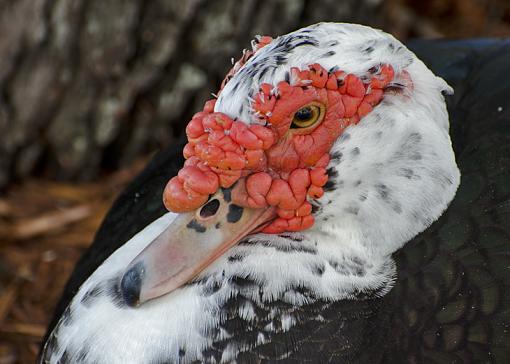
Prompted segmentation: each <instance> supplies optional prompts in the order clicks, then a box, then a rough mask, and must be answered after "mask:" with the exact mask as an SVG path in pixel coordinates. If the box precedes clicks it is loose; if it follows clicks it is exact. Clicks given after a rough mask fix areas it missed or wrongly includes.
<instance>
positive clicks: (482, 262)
mask: <svg viewBox="0 0 510 364" xmlns="http://www.w3.org/2000/svg"><path fill="white" fill-rule="evenodd" d="M411 48H414V49H413V50H414V51H415V52H416V53H417V55H418V56H419V57H420V58H421V59H422V60H424V62H425V63H427V64H428V65H429V67H431V68H432V69H433V71H434V72H435V73H436V74H438V75H439V76H441V77H443V78H445V79H446V80H447V82H449V83H450V85H452V86H453V87H454V89H455V95H454V96H452V97H450V98H449V100H448V107H449V112H450V118H451V134H452V141H453V144H454V149H455V154H456V156H457V162H458V165H459V168H460V170H461V173H462V180H461V184H460V187H459V190H458V192H457V195H456V197H455V199H454V200H453V201H452V203H451V205H450V207H449V208H448V210H447V211H446V212H445V214H444V215H443V216H442V217H441V218H440V219H439V220H438V221H437V222H435V223H434V224H433V225H432V226H431V227H430V228H429V229H427V230H426V231H425V232H424V233H422V234H420V235H419V236H417V237H416V238H415V239H413V240H412V241H411V242H409V243H408V244H406V246H405V247H404V248H403V249H401V250H400V251H399V252H397V253H396V254H395V259H396V261H397V265H398V280H397V283H396V286H395V288H394V289H393V291H392V292H391V297H392V299H393V303H392V306H393V314H392V319H391V323H390V325H391V333H390V335H391V337H392V338H391V342H390V343H389V351H388V353H387V354H386V356H385V360H384V362H387V363H395V362H406V363H471V362H484V363H510V99H509V95H510V77H508V75H509V74H510V42H509V41H494V40H478V41H460V42H455V41H443V42H425V41H421V42H417V43H415V44H413V46H412V47H411Z"/></svg>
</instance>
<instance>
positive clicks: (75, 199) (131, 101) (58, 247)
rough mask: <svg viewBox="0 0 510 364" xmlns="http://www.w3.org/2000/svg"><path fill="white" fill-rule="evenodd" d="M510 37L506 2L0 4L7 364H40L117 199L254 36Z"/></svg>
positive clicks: (2, 350) (1, 290)
mask: <svg viewBox="0 0 510 364" xmlns="http://www.w3.org/2000/svg"><path fill="white" fill-rule="evenodd" d="M319 21H346V22H356V23H362V24H367V25H371V26H374V27H378V28H381V29H383V30H385V31H387V32H389V33H392V34H393V35H395V36H396V37H397V38H399V39H401V40H403V41H406V40H409V39H412V38H444V37H446V38H470V37H510V0H429V1H421V0H387V1H384V0H246V1H238V0H189V1H182V0H157V1H156V0H155V1H144V0H131V1H127V0H0V364H7V363H9V364H10V363H33V362H34V361H35V358H36V355H37V352H38V348H39V344H40V340H41V338H42V336H43V335H44V332H45V325H46V324H47V322H48V321H49V319H50V317H51V314H52V310H53V307H54V306H55V304H56V302H57V300H58V298H59V296H60V293H61V290H62V288H63V286H64V284H65V282H66V280H67V277H68V276H69V274H70V273H71V270H72V268H73V265H74V264H75V262H76V260H77V259H78V258H79V256H80V255H81V254H82V253H83V252H84V250H85V249H86V248H87V246H88V245H89V244H90V243H91V241H92V239H93V236H94V232H95V230H96V229H97V227H98V226H99V224H100V222H101V220H102V218H103V216H104V214H105V213H106V211H107V209H108V207H109V206H110V204H111V203H112V201H113V200H114V199H115V196H116V195H118V194H119V192H120V191H122V189H123V188H124V187H125V186H126V184H127V183H128V182H129V181H130V180H131V179H132V178H133V177H134V176H135V175H136V174H137V173H138V172H139V171H140V170H141V169H142V168H143V166H144V164H145V163H146V162H147V161H148V160H149V159H150V157H151V155H153V154H154V153H155V152H156V151H158V150H160V149H162V148H164V147H165V146H168V145H170V144H172V143H174V142H175V141H176V140H177V139H179V138H180V137H182V135H183V130H184V127H185V125H186V123H187V122H188V120H190V117H191V116H192V114H193V113H194V112H196V111H198V110H200V109H201V108H202V106H203V103H204V101H205V100H207V99H208V98H210V94H211V93H212V92H215V91H216V90H217V89H218V87H219V85H220V83H221V80H222V79H223V76H224V75H225V73H226V71H227V70H228V69H229V68H230V66H231V63H230V59H231V58H232V57H234V58H238V57H239V56H240V54H241V50H242V49H243V48H249V47H250V40H251V39H252V38H253V36H254V35H256V34H264V35H271V36H273V37H274V36H277V35H279V34H284V33H287V32H289V31H292V30H295V29H297V28H299V27H301V26H305V25H309V24H313V23H316V22H319Z"/></svg>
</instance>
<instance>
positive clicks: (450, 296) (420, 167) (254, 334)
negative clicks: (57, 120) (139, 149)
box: [40, 23, 510, 363]
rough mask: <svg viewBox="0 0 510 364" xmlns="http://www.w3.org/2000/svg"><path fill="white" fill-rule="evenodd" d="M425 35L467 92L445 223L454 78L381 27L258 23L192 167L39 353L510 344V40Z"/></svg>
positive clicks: (472, 348) (118, 222) (476, 356)
mask: <svg viewBox="0 0 510 364" xmlns="http://www.w3.org/2000/svg"><path fill="white" fill-rule="evenodd" d="M413 48H414V50H415V51H416V52H417V53H418V54H419V55H420V57H421V58H424V59H428V63H429V64H430V65H432V66H433V67H434V68H435V69H436V70H437V71H438V72H439V73H441V75H442V76H446V77H447V78H448V81H449V82H451V83H452V84H453V85H454V86H455V89H456V91H457V94H456V95H455V96H451V97H449V99H448V100H449V103H450V105H449V107H450V110H451V114H452V116H453V119H454V124H453V136H454V147H455V150H456V153H457V158H458V161H459V165H460V167H461V171H462V175H463V177H462V184H461V186H460V189H459V191H458V193H457V197H456V198H455V199H454V200H453V202H452V203H451V205H450V206H449V208H448V210H447V211H446V213H444V215H443V216H442V217H441V218H440V219H439V220H438V221H437V222H435V223H434V224H432V223H433V222H434V221H435V220H437V219H438V218H439V217H440V216H441V215H442V214H443V212H444V211H445V209H446V208H447V206H448V204H449V203H450V202H451V201H452V199H453V198H454V195H455V192H456V190H457V186H458V184H459V180H460V174H459V171H458V169H457V165H456V162H455V157H454V154H453V150H452V145H451V142H450V138H449V134H448V131H449V122H448V114H447V111H446V106H445V102H444V96H443V94H451V92H452V89H451V88H450V86H448V84H447V83H446V82H445V81H443V80H442V79H441V78H439V77H436V76H434V74H433V73H432V72H431V71H430V70H429V69H428V68H427V67H426V66H425V65H424V64H423V63H422V61H420V60H419V59H418V58H417V57H416V56H415V54H413V53H412V52H411V51H409V50H408V49H407V48H406V47H405V46H403V45H402V44H401V43H400V42H399V41H397V40H396V39H394V38H393V37H392V36H390V35H388V34H385V33H383V32H381V31H376V30H373V29H371V28H368V27H364V26H359V25H352V24H329V23H321V24H317V25H314V26H310V27H307V28H303V29H301V30H298V31H296V32H294V33H290V34H288V35H285V36H281V37H278V38H276V39H274V40H273V39H271V38H268V37H262V38H258V41H257V42H255V43H254V51H253V52H245V53H244V55H243V57H242V58H241V60H240V61H238V62H237V63H236V64H235V66H234V68H233V69H232V71H231V72H230V73H229V75H228V76H227V78H226V79H225V81H224V84H223V85H222V89H221V92H220V94H219V97H218V99H217V100H216V101H213V102H209V103H208V104H206V106H205V108H204V111H202V112H201V113H198V114H197V115H195V117H194V118H193V120H192V122H190V124H189V126H188V128H187V135H188V141H189V142H188V144H187V146H186V147H185V148H184V154H185V156H186V158H187V162H186V164H185V166H184V167H183V168H182V169H181V167H182V165H183V162H184V159H183V158H182V157H181V150H182V146H177V147H172V148H169V149H168V150H166V151H163V152H162V153H160V154H159V155H158V156H156V157H155V158H154V160H153V161H152V162H151V163H150V164H149V165H148V166H147V168H146V170H145V171H144V172H142V174H141V175H140V176H138V177H137V179H136V180H135V181H134V182H133V183H132V184H131V186H129V187H128V189H127V190H126V191H125V192H124V193H123V195H122V196H121V197H120V198H119V199H118V200H117V201H116V203H115V204H114V205H113V207H112V209H111V210H110V212H109V214H108V215H107V217H106V219H105V221H104V223H103V225H102V227H101V228H100V230H99V232H98V234H97V237H96V239H95V242H94V243H93V245H92V246H91V248H90V249H89V250H88V252H87V253H86V254H85V255H84V257H83V258H82V259H81V261H80V262H79V263H78V265H77V267H76V269H75V272H74V273H73V275H72V277H71V279H70V281H69V283H68V285H67V287H66V290H65V292H64V296H63V298H62V301H61V302H60V303H59V306H58V307H57V310H56V315H55V319H54V320H53V322H52V323H51V324H50V328H49V331H48V335H47V338H46V340H45V343H44V345H43V350H42V353H41V357H40V362H42V363H45V362H50V363H127V362H129V363H131V362H132V363H173V362H182V363H189V362H234V361H236V362H240V363H244V362H257V363H259V362H289V363H291V362H319V361H326V362H334V363H337V362H342V363H343V362H345V363H364V362H385V363H395V362H406V363H407V362H416V363H420V362H426V363H431V362H434V363H453V362H477V361H483V362H491V361H492V362H502V363H503V362H508V358H510V350H509V348H508V346H509V345H508V341H509V334H508V329H509V323H510V319H509V317H508V316H509V312H510V310H509V307H510V305H509V299H508V292H505V289H506V288H507V287H508V284H509V283H510V279H509V270H510V269H509V266H510V256H509V248H508V243H509V242H510V238H509V231H508V229H509V228H508V226H509V225H510V202H509V200H510V190H509V189H508V186H509V185H510V184H509V182H508V181H509V180H510V178H509V176H510V175H509V168H508V167H509V166H510V158H509V155H510V151H509V147H508V145H510V144H509V143H508V141H509V140H508V139H509V137H510V131H509V129H508V125H509V122H510V114H509V112H510V105H508V104H509V103H508V100H507V95H508V91H509V86H505V82H502V79H501V75H504V74H507V73H505V71H506V72H508V71H509V70H510V62H509V58H510V52H508V49H510V46H508V45H506V48H505V45H502V44H501V43H498V42H490V41H489V42H482V43H480V44H477V43H473V42H471V43H470V42H464V43H455V42H438V43H420V42H418V43H415V44H414V45H413ZM473 49H475V50H473ZM476 49H478V50H476ZM502 49H506V53H505V52H504V51H503V50H502ZM482 58H483V59H484V60H483V61H478V59H482ZM496 71H497V72H496ZM498 73H499V75H498ZM507 105H508V106H509V107H507ZM268 131H269V132H268ZM219 140H223V142H222V143H220V142H218V141H219ZM214 147H218V148H220V150H218V149H214ZM229 148H230V149H229ZM227 152H230V153H231V154H228V155H227ZM218 156H219V157H218ZM239 161H241V162H242V163H244V164H242V168H241V167H239ZM179 169H180V172H179V174H178V175H177V172H178V171H179ZM296 171H297V172H296ZM197 176H198V177H197ZM297 177H299V178H297ZM169 179H170V182H169V183H168V185H167V182H168V180H169ZM303 181H305V182H303ZM165 185H167V187H166V188H165ZM164 188H165V189H164ZM163 189H164V191H163ZM162 193H163V195H164V201H165V204H166V206H167V207H168V208H170V209H171V210H173V211H178V212H180V213H179V214H176V213H173V212H167V210H165V209H164V207H163V204H162V201H161V194H162ZM431 224H432V226H430V225H431Z"/></svg>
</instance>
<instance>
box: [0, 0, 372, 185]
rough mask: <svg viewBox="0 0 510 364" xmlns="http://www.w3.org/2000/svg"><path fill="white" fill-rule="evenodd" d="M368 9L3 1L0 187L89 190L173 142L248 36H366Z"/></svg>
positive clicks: (348, 2) (254, 2) (298, 2)
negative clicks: (83, 185) (80, 185)
mask: <svg viewBox="0 0 510 364" xmlns="http://www.w3.org/2000/svg"><path fill="white" fill-rule="evenodd" d="M379 3H380V1H378V0H343V1H336V0H318V1H314V0H277V1H274V0H247V1H240V0H209V1H206V0H187V1H186V0H159V1H144V0H131V1H128V0H4V2H3V3H0V34H1V36H0V187H5V186H6V185H7V184H9V183H10V182H12V181H13V180H15V179H17V178H20V177H24V176H26V175H32V174H39V175H41V174H42V175H45V176H49V177H51V178H58V179H91V178H94V177H95V176H96V175H97V173H98V171H99V170H100V169H105V168H107V169H114V168H118V167H120V166H122V165H125V164H127V163H130V162H132V161H133V159H134V158H136V157H137V156H139V155H140V154H143V153H147V152H149V151H153V150H155V149H157V148H161V147H163V146H165V145H168V144H169V143H171V142H172V141H173V140H175V139H176V138H178V137H179V136H180V135H181V134H182V132H183V127H184V126H185V125H186V123H187V121H188V120H189V119H190V116H191V115H192V114H193V113H194V112H195V111H197V110H199V109H201V107H202V105H203V102H204V101H205V100H206V99H208V98H209V97H210V93H211V92H215V91H216V90H217V89H218V86H219V84H220V82H221V80H222V78H223V75H224V74H225V72H226V71H227V69H228V68H229V67H230V59H231V58H232V57H234V58H238V57H239V56H240V54H241V50H242V49H243V48H247V47H249V44H250V40H251V39H252V38H253V36H254V35H256V34H268V35H272V36H276V35H278V34H284V33H287V32H289V31H291V30H294V29H296V28H299V27H301V26H304V25H308V24H312V23H315V22H318V21H350V22H361V23H365V24H371V25H376V26H377V25H379V24H377V17H376V16H375V14H377V11H378V8H379V7H380V5H378V4H379Z"/></svg>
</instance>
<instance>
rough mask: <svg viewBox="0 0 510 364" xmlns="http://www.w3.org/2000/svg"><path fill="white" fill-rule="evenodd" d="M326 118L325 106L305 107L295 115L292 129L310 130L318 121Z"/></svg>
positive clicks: (313, 105) (310, 105) (311, 105)
mask: <svg viewBox="0 0 510 364" xmlns="http://www.w3.org/2000/svg"><path fill="white" fill-rule="evenodd" d="M323 116H324V106H322V105H317V104H309V105H306V106H303V107H302V108H300V109H299V110H298V111H296V112H295V113H294V116H293V117H292V124H291V125H290V127H291V129H297V128H308V127H310V126H312V125H314V124H315V123H317V122H318V121H321V120H322V118H323Z"/></svg>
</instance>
